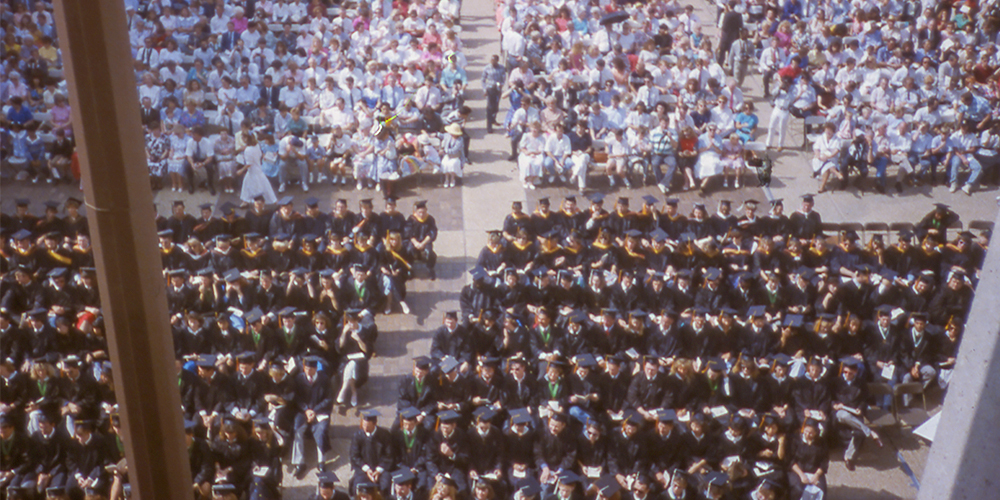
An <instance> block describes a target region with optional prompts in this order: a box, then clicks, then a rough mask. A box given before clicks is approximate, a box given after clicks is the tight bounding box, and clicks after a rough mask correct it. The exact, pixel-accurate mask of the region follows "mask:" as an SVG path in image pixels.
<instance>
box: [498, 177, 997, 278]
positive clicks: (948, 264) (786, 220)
mask: <svg viewBox="0 0 1000 500" xmlns="http://www.w3.org/2000/svg"><path fill="white" fill-rule="evenodd" d="M589 198H590V207H589V208H588V209H586V210H581V209H579V208H578V206H577V199H576V197H575V196H567V197H566V199H565V200H564V201H563V204H562V207H561V209H560V210H558V211H551V210H550V209H549V205H550V202H549V200H548V199H547V198H541V199H539V200H538V202H537V207H536V209H535V210H534V212H533V213H531V214H527V213H525V212H524V211H523V204H522V202H520V201H515V202H513V203H512V211H511V213H510V214H508V215H507V216H506V217H505V219H504V222H503V227H502V231H501V233H502V236H503V237H504V240H506V241H504V240H496V239H495V238H494V239H491V241H490V244H489V245H488V246H487V247H486V248H485V249H484V250H483V251H482V252H481V253H480V256H479V259H478V264H479V265H480V266H481V267H483V268H484V269H486V270H487V271H488V272H490V274H491V275H493V274H495V272H496V271H497V270H498V269H502V267H503V264H505V263H506V267H510V266H515V267H516V268H517V269H519V270H520V271H526V270H529V269H530V268H529V267H528V265H529V264H533V263H534V264H535V265H537V264H538V263H541V264H545V265H546V267H549V268H550V269H552V268H557V267H558V268H575V270H576V271H577V274H579V273H580V267H581V266H580V264H581V262H584V261H588V260H591V261H592V260H597V259H601V258H604V259H605V261H604V262H603V263H602V264H601V265H600V266H599V267H600V268H603V269H605V270H608V269H611V268H612V267H614V268H615V269H633V268H636V267H638V268H639V270H642V268H647V269H648V268H653V269H657V270H661V271H662V270H664V269H666V268H667V267H668V266H670V267H672V268H674V269H682V268H688V269H693V270H694V271H695V272H696V279H697V277H698V276H697V268H698V267H711V266H713V265H714V266H715V267H719V268H722V269H724V270H727V269H732V270H734V271H736V272H740V271H747V270H753V271H754V272H755V273H760V272H761V271H764V270H773V269H775V268H776V267H778V266H783V267H785V268H788V269H793V268H797V267H799V266H801V265H806V266H808V267H812V268H813V269H814V270H816V271H819V270H820V269H821V268H823V267H832V268H833V270H834V271H838V270H839V269H840V268H842V267H845V266H846V267H847V269H848V270H849V269H850V268H851V267H853V266H854V265H856V264H859V263H865V264H869V265H871V266H874V267H878V268H883V267H885V268H888V271H892V272H895V273H896V274H897V275H900V276H907V277H909V276H913V275H915V274H919V273H920V272H921V271H933V272H934V273H935V275H936V276H938V278H939V279H937V280H936V282H937V283H940V282H941V279H940V278H941V277H942V276H943V275H947V272H948V271H950V270H951V269H952V268H953V267H954V266H959V267H962V268H963V269H965V271H966V272H967V273H968V274H969V275H970V276H971V275H974V274H975V271H976V270H978V269H979V268H981V267H982V262H983V258H984V256H985V249H986V245H987V242H988V239H989V237H990V232H989V231H984V234H983V235H982V237H981V238H979V239H976V238H975V236H974V235H972V234H971V233H970V232H961V233H959V234H958V235H957V237H956V238H955V239H954V240H953V241H951V242H949V241H947V240H946V228H947V227H948V225H950V224H952V223H953V222H956V221H958V215H957V214H955V213H954V212H953V211H951V210H950V209H949V208H948V206H947V205H944V204H940V203H938V204H935V208H934V209H933V210H932V211H931V212H929V213H928V214H927V216H925V217H924V218H923V219H921V220H920V221H919V222H918V223H917V224H916V226H915V227H914V229H913V230H912V231H911V230H903V231H900V232H899V233H898V234H897V235H896V236H898V237H899V238H900V239H902V240H905V242H900V244H888V243H887V242H886V241H885V236H884V235H883V234H881V233H876V234H873V235H872V241H870V242H869V244H868V245H865V246H861V245H860V244H858V240H859V236H858V234H857V233H856V232H854V231H847V232H845V233H843V234H842V235H841V237H842V238H843V239H844V240H849V241H846V242H844V243H845V245H844V247H843V248H842V247H840V246H839V245H831V244H829V242H828V241H825V240H826V237H827V236H828V235H825V234H824V231H823V229H822V226H823V222H822V217H821V216H820V214H819V213H818V212H816V211H815V210H814V209H813V204H814V198H813V195H811V194H804V195H802V205H801V208H800V209H798V210H796V211H795V212H793V213H792V214H791V215H790V216H786V215H784V208H783V207H784V200H780V199H779V200H774V201H771V202H770V205H771V210H770V211H769V212H768V213H767V214H766V215H760V214H758V213H757V208H758V205H759V203H758V202H757V201H756V200H747V201H745V202H744V203H743V215H741V216H737V215H735V214H733V213H732V211H731V207H732V204H731V202H730V201H728V200H721V201H720V202H719V206H718V211H717V212H716V213H715V214H711V215H710V214H708V213H707V210H706V208H705V205H704V204H702V203H695V204H693V208H692V210H691V212H690V214H689V215H687V216H685V215H683V214H682V213H681V212H680V211H679V209H678V207H679V200H678V199H676V198H668V199H666V201H665V204H664V207H663V209H662V210H659V209H657V208H656V204H657V202H658V200H657V199H656V198H655V197H653V196H650V195H647V196H644V197H643V205H642V208H641V210H639V211H635V212H633V211H630V210H629V206H630V203H629V199H628V198H625V197H622V198H619V199H618V202H617V203H616V205H615V207H614V209H613V211H611V212H608V211H607V210H605V209H604V196H603V194H601V193H594V194H592V195H591V196H590V197H589ZM657 229H659V231H657ZM636 231H637V232H638V234H637V236H638V237H639V239H637V240H636V242H635V243H642V245H641V246H631V245H629V246H626V244H627V243H630V242H629V241H627V238H626V237H627V236H628V235H629V234H633V235H636ZM519 234H520V236H519ZM817 236H819V237H821V238H823V239H824V241H816V237H817ZM764 238H767V239H770V240H772V243H773V244H772V245H771V246H769V247H764V248H759V247H760V245H759V241H760V240H761V239H764ZM567 239H569V240H570V243H569V244H566V245H559V244H558V243H559V242H561V241H564V240H567ZM792 239H796V240H798V241H797V242H793V241H790V240H792ZM536 240H537V241H536ZM508 242H509V243H516V245H508V244H506V243H508ZM595 243H596V245H595ZM690 243H694V245H689V244H690ZM949 243H951V244H949ZM848 245H850V246H848ZM963 245H964V246H963ZM612 247H615V248H616V250H614V251H611V250H609V248H612ZM622 250H625V251H622ZM665 250H666V251H665ZM772 250H774V251H775V254H773V255H771V254H770V252H771V251H772ZM608 253H610V254H611V255H609V256H607V257H605V254H608ZM762 254H763V255H762ZM558 259H562V261H563V263H562V264H560V265H555V261H556V260H558ZM588 263H589V264H592V262H588ZM824 265H826V266H824ZM591 268H596V266H591Z"/></svg>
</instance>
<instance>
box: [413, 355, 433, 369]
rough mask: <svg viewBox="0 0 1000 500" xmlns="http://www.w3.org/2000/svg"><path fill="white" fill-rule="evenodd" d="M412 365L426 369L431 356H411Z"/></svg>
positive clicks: (429, 363) (429, 365) (429, 364)
mask: <svg viewBox="0 0 1000 500" xmlns="http://www.w3.org/2000/svg"><path fill="white" fill-rule="evenodd" d="M413 365H414V366H416V367H417V368H420V369H421V370H427V369H429V368H430V367H431V358H429V357H427V356H417V357H415V358H413Z"/></svg>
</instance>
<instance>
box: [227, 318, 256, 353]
mask: <svg viewBox="0 0 1000 500" xmlns="http://www.w3.org/2000/svg"><path fill="white" fill-rule="evenodd" d="M223 317H225V315H223ZM256 361H257V353H255V352H253V351H244V352H241V353H239V354H237V355H236V362H237V363H241V364H247V363H255V362H256Z"/></svg>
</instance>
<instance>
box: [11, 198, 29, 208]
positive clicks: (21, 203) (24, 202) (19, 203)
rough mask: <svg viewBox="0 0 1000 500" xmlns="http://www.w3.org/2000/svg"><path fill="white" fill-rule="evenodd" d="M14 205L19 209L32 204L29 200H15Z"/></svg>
mask: <svg viewBox="0 0 1000 500" xmlns="http://www.w3.org/2000/svg"><path fill="white" fill-rule="evenodd" d="M14 203H15V204H16V205H17V206H19V207H26V206H28V204H29V203H30V201H28V199H27V198H18V199H16V200H14Z"/></svg>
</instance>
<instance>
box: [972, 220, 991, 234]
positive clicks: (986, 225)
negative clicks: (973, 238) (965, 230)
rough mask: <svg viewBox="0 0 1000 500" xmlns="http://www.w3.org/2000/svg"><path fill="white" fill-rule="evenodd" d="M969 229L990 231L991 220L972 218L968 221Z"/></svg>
mask: <svg viewBox="0 0 1000 500" xmlns="http://www.w3.org/2000/svg"><path fill="white" fill-rule="evenodd" d="M969 230H972V231H986V230H989V231H992V230H993V221H988V220H974V221H972V222H970V223H969Z"/></svg>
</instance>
